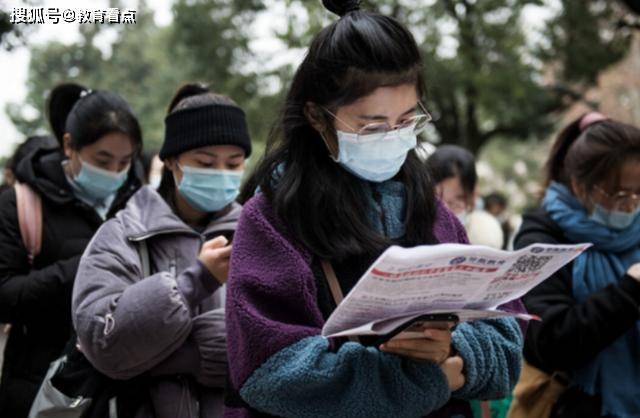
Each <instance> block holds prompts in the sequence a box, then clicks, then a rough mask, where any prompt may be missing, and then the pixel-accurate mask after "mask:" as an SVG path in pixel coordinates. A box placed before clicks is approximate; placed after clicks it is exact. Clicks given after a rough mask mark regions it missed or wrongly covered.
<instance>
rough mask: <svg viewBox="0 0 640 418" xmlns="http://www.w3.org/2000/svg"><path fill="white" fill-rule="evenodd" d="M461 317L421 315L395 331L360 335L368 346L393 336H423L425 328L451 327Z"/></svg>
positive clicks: (444, 314) (452, 315) (453, 315)
mask: <svg viewBox="0 0 640 418" xmlns="http://www.w3.org/2000/svg"><path fill="white" fill-rule="evenodd" d="M459 321H460V319H459V318H458V316H457V315H455V314H448V313H439V314H427V315H420V316H418V317H416V318H413V319H410V320H408V321H407V322H405V323H403V324H402V325H400V326H398V327H396V329H394V330H393V331H391V332H389V333H387V334H384V335H375V336H366V337H360V342H361V343H362V344H363V345H367V346H376V347H377V346H379V345H380V344H383V343H385V342H387V341H389V340H390V339H392V338H396V337H397V338H422V337H423V331H424V329H425V328H437V329H449V328H451V324H452V323H453V325H454V326H455V325H456V324H457V323H458V322H459Z"/></svg>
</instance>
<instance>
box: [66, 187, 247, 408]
mask: <svg viewBox="0 0 640 418" xmlns="http://www.w3.org/2000/svg"><path fill="white" fill-rule="evenodd" d="M240 212H241V206H239V205H237V204H235V203H234V204H233V206H231V207H230V208H229V210H228V211H227V212H226V213H225V214H223V215H222V216H219V217H218V218H216V219H213V220H212V221H211V222H210V224H209V225H208V226H207V227H206V228H205V230H204V232H202V233H199V232H196V231H195V230H194V229H193V228H191V227H189V226H188V225H186V224H185V223H184V222H183V221H182V220H181V219H180V218H179V217H178V216H177V215H176V214H175V213H174V212H173V210H172V209H171V207H170V206H169V205H168V204H167V203H166V202H165V200H164V199H163V198H162V197H161V196H160V195H159V194H158V193H157V192H156V191H155V190H153V189H152V188H150V187H143V188H142V189H140V190H139V191H138V192H137V193H136V194H135V195H134V196H133V197H132V198H131V199H130V200H129V202H128V204H127V206H126V208H125V209H123V210H122V211H121V212H119V213H118V214H117V215H116V216H115V217H114V218H113V219H111V220H109V221H107V222H106V223H105V224H104V225H103V226H102V227H101V228H100V229H99V230H98V232H97V233H96V235H95V236H94V238H93V239H92V241H91V242H90V243H89V246H88V247H87V249H86V251H85V253H84V255H83V256H82V260H81V261H80V267H79V269H78V274H77V277H76V281H75V285H74V289H73V303H72V308H73V311H72V312H73V323H74V326H75V329H76V332H77V335H78V340H79V342H80V345H81V347H82V351H83V353H84V354H85V355H86V357H87V358H88V359H89V361H90V362H91V363H92V364H93V365H94V367H96V369H98V370H99V371H101V372H102V373H104V374H105V375H107V376H109V377H111V378H114V379H130V378H132V377H135V376H139V375H142V374H147V375H150V376H154V379H153V384H152V385H151V387H150V388H149V395H150V402H148V403H149V404H145V405H140V408H139V410H138V412H137V414H136V417H154V418H165V417H171V418H174V417H184V418H191V417H193V418H205V417H206V418H209V417H216V416H221V413H222V408H223V404H222V393H223V388H224V385H225V381H226V366H227V363H226V338H225V326H224V288H219V285H218V282H217V281H216V280H215V278H214V277H213V276H212V275H211V274H210V273H209V271H208V270H207V269H206V267H205V266H204V265H203V264H202V263H201V262H199V261H198V259H197V256H198V254H199V251H200V248H201V246H202V244H203V243H204V242H205V241H206V240H209V239H212V238H214V237H216V236H218V235H225V236H227V237H230V236H231V235H232V234H233V231H234V230H235V226H236V224H237V220H238V218H239V216H240ZM141 241H145V242H146V246H147V248H148V252H149V261H150V267H151V268H150V271H151V272H152V274H151V275H150V276H148V277H144V275H143V267H142V261H141V253H140V251H139V247H140V242H141Z"/></svg>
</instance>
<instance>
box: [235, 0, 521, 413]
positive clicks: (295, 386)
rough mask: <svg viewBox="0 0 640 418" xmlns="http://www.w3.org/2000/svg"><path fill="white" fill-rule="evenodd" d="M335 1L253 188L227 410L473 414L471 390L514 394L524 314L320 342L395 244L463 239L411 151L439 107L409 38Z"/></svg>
mask: <svg viewBox="0 0 640 418" xmlns="http://www.w3.org/2000/svg"><path fill="white" fill-rule="evenodd" d="M323 3H324V4H325V6H326V7H327V8H328V9H329V10H330V11H332V12H334V13H336V14H338V15H340V16H341V18H340V19H339V20H338V21H336V22H335V23H333V24H331V25H329V26H328V27H326V28H325V29H323V30H322V31H321V32H320V33H319V34H318V35H316V37H315V38H314V40H313V41H312V43H311V46H310V48H309V51H308V53H307V56H306V58H305V59H304V61H303V62H302V64H301V65H300V67H299V68H298V70H297V72H296V74H295V76H294V79H293V82H292V85H291V88H290V90H289V92H288V95H287V98H286V101H285V104H284V109H283V114H282V116H281V118H280V121H279V123H278V124H277V126H276V128H277V129H276V130H275V131H274V135H273V136H272V137H271V139H270V142H269V144H268V147H267V151H266V155H265V157H264V158H263V160H262V161H261V162H260V163H259V165H258V167H257V170H256V172H255V173H254V174H253V177H252V179H250V182H249V183H248V184H249V185H248V186H247V187H246V188H245V190H244V195H245V196H253V197H252V198H251V199H250V200H249V201H248V202H247V203H246V205H245V209H244V211H243V214H242V215H241V218H240V221H239V224H238V230H237V231H236V235H235V241H234V250H233V253H232V255H231V267H230V273H229V281H228V293H227V301H228V303H227V311H226V314H227V336H228V339H227V341H228V353H229V374H230V388H229V395H230V396H229V397H228V399H227V408H226V414H227V416H244V417H247V416H262V415H263V414H268V415H275V416H284V417H322V416H331V417H339V416H348V417H355V416H362V417H365V416H372V417H382V416H385V417H387V416H396V417H405V416H407V417H417V416H425V415H429V414H432V413H434V415H430V416H442V417H452V416H460V417H469V416H471V411H470V408H469V405H468V400H469V399H475V398H494V397H502V396H505V395H506V394H508V393H509V392H510V391H511V389H512V387H513V384H514V383H515V380H516V379H517V376H518V372H519V368H520V361H521V354H520V352H521V348H522V335H521V333H520V329H519V327H518V325H517V323H516V321H515V320H513V319H495V320H486V321H476V322H472V323H464V324H460V325H458V326H457V327H456V328H455V330H454V331H451V330H450V329H448V328H447V329H434V328H431V329H428V330H425V331H424V337H422V338H416V339H413V340H394V341H390V342H387V343H385V344H383V345H381V346H380V345H373V346H370V345H369V346H368V345H367V341H364V339H362V340H361V342H347V341H345V340H343V339H326V338H324V337H322V336H321V328H322V326H323V324H324V322H325V321H326V319H327V318H328V317H329V315H331V313H332V311H333V310H334V309H335V307H336V300H339V299H340V294H346V293H347V292H349V291H350V290H351V288H352V287H353V286H354V285H355V283H356V282H357V281H358V279H359V278H360V277H361V276H362V274H363V273H364V272H365V271H366V270H367V268H368V267H369V266H370V265H371V263H372V262H373V261H374V260H375V259H376V258H377V257H378V256H379V255H380V254H381V253H382V252H383V251H384V250H385V249H386V248H388V247H389V246H390V245H392V244H399V245H404V246H416V245H421V244H435V243H439V242H458V243H464V242H466V241H467V238H466V235H465V232H464V229H463V228H462V226H461V225H460V223H459V222H458V221H457V219H456V218H455V216H454V215H453V214H452V213H451V212H450V211H448V210H447V209H446V208H445V207H444V206H443V205H442V204H441V203H440V202H439V201H438V199H437V198H436V197H435V194H434V186H433V184H432V182H431V180H430V178H429V175H428V173H427V172H426V170H424V166H423V163H422V162H421V161H420V160H419V158H418V157H417V155H416V153H415V151H414V149H415V148H416V146H417V145H418V139H417V135H418V134H419V133H420V132H421V131H422V130H423V129H424V126H425V124H426V123H427V122H428V120H429V116H428V114H427V112H426V111H425V110H424V107H423V106H422V104H421V101H420V98H421V97H422V96H423V93H424V85H423V76H422V74H423V70H424V69H423V67H422V59H421V57H420V53H419V51H418V47H417V45H416V42H415V40H414V38H413V36H412V35H411V34H410V33H409V31H408V30H407V29H406V28H405V27H404V26H403V25H402V24H400V23H399V22H398V21H396V20H394V19H392V18H390V17H387V16H383V15H380V14H377V13H371V12H367V11H363V10H360V8H359V5H358V3H359V2H357V1H328V0H325V1H324V2H323ZM258 187H259V190H260V191H259V192H258V193H255V190H256V188H258ZM325 272H326V275H325ZM333 275H335V277H336V280H333V279H331V277H333ZM329 283H333V284H329ZM445 405H446V406H445ZM443 406H444V409H441V408H442V407H443ZM436 411H438V412H436Z"/></svg>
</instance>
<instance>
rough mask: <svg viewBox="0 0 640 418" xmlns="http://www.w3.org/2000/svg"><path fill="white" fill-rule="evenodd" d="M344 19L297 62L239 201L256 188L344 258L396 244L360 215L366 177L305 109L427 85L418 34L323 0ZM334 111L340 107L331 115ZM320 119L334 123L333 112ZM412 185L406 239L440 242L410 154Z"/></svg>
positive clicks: (331, 254) (301, 230)
mask: <svg viewBox="0 0 640 418" xmlns="http://www.w3.org/2000/svg"><path fill="white" fill-rule="evenodd" d="M323 4H324V5H325V7H327V8H328V9H329V10H331V11H332V12H334V13H336V14H338V15H340V16H341V18H340V19H339V20H337V21H336V22H334V23H332V24H331V25H329V26H327V27H326V28H324V29H322V30H321V31H320V32H319V33H318V34H317V35H316V36H315V37H314V39H313V41H312V42H311V45H310V47H309V50H308V52H307V55H306V57H305V59H304V60H303V62H302V63H301V64H300V66H299V67H298V69H297V71H296V73H295V75H294V77H293V81H292V84H291V87H290V89H289V92H288V94H287V96H286V99H285V103H284V106H283V109H282V112H281V116H280V118H279V120H278V121H277V123H276V125H275V126H274V129H273V130H272V132H271V135H270V137H269V141H268V143H267V148H266V153H265V156H264V157H263V158H262V160H261V161H260V163H259V164H258V166H257V168H256V170H255V171H254V173H253V174H252V176H251V177H250V178H249V180H248V181H247V182H246V183H245V186H244V187H243V190H242V193H241V197H240V201H245V200H247V199H249V198H250V197H251V196H253V194H254V193H255V191H256V189H257V188H258V187H259V188H260V190H261V193H264V194H265V196H266V198H267V199H268V200H269V201H270V202H271V204H272V206H273V208H274V210H275V213H276V214H277V216H278V217H279V218H280V219H282V220H284V221H286V222H287V224H288V225H289V226H290V229H291V231H292V233H293V234H294V236H295V237H296V238H297V239H298V240H299V241H300V242H301V243H302V244H304V245H305V246H306V247H307V248H309V249H310V250H311V251H312V252H313V253H314V254H315V255H317V256H319V257H322V258H325V259H329V260H343V259H345V258H347V257H349V256H351V255H375V254H377V253H379V252H380V251H381V250H383V249H384V248H386V247H387V246H388V245H390V243H391V242H390V241H389V239H387V238H386V237H384V236H383V235H381V234H379V233H377V232H376V231H374V230H373V228H372V227H371V225H370V224H369V222H368V221H367V220H366V217H363V216H362V213H363V209H365V208H364V207H363V205H364V204H365V202H366V201H367V200H366V193H367V191H366V190H365V188H363V187H362V185H363V181H362V180H360V179H358V178H356V177H355V176H354V175H352V174H350V173H348V172H347V171H346V170H344V169H343V168H342V167H341V166H339V165H338V164H336V163H335V162H334V161H333V160H332V159H331V158H330V154H329V152H328V149H327V146H326V145H325V142H324V141H323V139H322V137H321V135H320V134H319V133H318V131H317V130H315V129H314V128H313V127H312V125H311V123H310V121H309V119H307V117H306V116H305V106H306V104H307V103H312V104H314V105H315V106H318V107H319V106H323V107H325V108H328V109H331V110H335V109H336V108H337V107H340V106H344V105H348V104H350V103H353V102H354V101H356V100H357V99H359V98H362V97H365V96H366V95H368V94H370V93H372V92H373V91H374V90H375V89H377V88H379V87H383V86H398V85H401V84H406V83H410V84H414V85H415V86H416V91H417V93H418V95H419V96H422V94H423V92H424V80H423V75H422V72H423V68H422V58H421V55H420V51H419V49H418V46H417V45H416V42H415V39H414V38H413V36H412V35H411V33H410V32H409V31H408V30H407V29H406V28H405V27H404V26H403V25H402V24H401V23H399V22H398V21H396V20H395V19H393V18H391V17H388V16H383V15H381V14H378V13H373V12H368V11H363V10H360V9H359V2H358V1H336V0H333V1H326V0H325V1H323ZM334 113H335V112H334ZM318 118H319V120H321V121H322V122H323V123H324V125H325V126H327V127H331V128H330V129H329V130H330V131H331V132H330V133H329V134H331V135H335V131H334V130H333V120H332V119H331V118H330V116H328V115H327V114H326V112H318ZM396 179H398V180H400V181H402V182H403V183H404V184H405V187H406V190H407V209H406V214H405V219H406V231H407V232H406V236H405V237H404V244H405V245H418V244H424V243H430V242H434V238H433V223H434V220H435V216H436V200H435V196H434V190H433V185H432V183H431V180H430V177H429V174H428V172H427V170H425V169H424V166H423V165H422V164H421V162H420V161H419V159H418V157H417V155H416V153H415V151H413V150H412V151H410V152H409V154H408V156H407V159H406V161H405V163H404V165H403V167H402V169H401V171H400V172H399V173H398V175H397V176H396Z"/></svg>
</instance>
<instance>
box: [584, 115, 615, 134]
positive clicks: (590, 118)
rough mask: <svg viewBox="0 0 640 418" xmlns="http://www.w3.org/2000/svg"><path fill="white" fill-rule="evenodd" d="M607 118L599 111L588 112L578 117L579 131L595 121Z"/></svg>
mask: <svg viewBox="0 0 640 418" xmlns="http://www.w3.org/2000/svg"><path fill="white" fill-rule="evenodd" d="M607 119H609V118H608V117H606V116H605V115H603V114H602V113H600V112H589V113H587V114H586V115H584V116H583V117H582V119H580V132H583V131H584V130H585V129H587V128H588V127H589V126H591V125H593V124H594V123H597V122H602V121H603V120H607Z"/></svg>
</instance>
